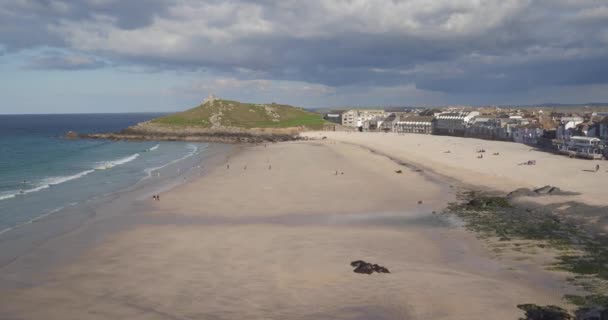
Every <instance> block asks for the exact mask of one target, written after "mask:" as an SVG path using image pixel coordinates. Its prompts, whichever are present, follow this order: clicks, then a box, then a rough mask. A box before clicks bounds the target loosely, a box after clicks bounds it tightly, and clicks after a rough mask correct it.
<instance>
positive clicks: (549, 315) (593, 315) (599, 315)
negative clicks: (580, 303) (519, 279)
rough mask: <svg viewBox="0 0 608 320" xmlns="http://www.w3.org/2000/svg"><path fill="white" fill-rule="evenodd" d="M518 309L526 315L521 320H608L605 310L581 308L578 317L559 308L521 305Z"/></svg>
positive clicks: (606, 310)
mask: <svg viewBox="0 0 608 320" xmlns="http://www.w3.org/2000/svg"><path fill="white" fill-rule="evenodd" d="M517 308H519V309H521V310H523V311H525V313H526V317H525V318H522V319H521V320H571V319H576V320H608V309H604V308H581V309H578V310H577V311H576V317H573V316H571V315H570V314H569V313H568V311H566V310H564V309H562V308H560V307H558V306H544V307H543V306H538V305H535V304H520V305H518V306H517Z"/></svg>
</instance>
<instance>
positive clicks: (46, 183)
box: [26, 170, 95, 193]
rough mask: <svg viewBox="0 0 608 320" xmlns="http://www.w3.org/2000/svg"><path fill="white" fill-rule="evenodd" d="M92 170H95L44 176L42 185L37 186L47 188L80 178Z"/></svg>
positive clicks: (91, 171)
mask: <svg viewBox="0 0 608 320" xmlns="http://www.w3.org/2000/svg"><path fill="white" fill-rule="evenodd" d="M93 172H95V170H86V171H82V172H79V173H77V174H74V175H71V176H62V177H51V178H46V179H44V180H43V185H42V186H40V187H39V188H42V187H46V188H48V187H50V186H56V185H58V184H62V183H64V182H68V181H72V180H76V179H79V178H82V177H84V176H86V175H87V174H90V173H93ZM46 188H43V189H46ZM32 190H34V189H32ZM36 191H39V190H36ZM26 193H27V192H26Z"/></svg>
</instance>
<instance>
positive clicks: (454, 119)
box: [434, 111, 479, 136]
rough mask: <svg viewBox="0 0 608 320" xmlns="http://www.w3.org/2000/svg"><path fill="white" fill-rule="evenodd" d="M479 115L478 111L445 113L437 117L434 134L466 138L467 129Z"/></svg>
mask: <svg viewBox="0 0 608 320" xmlns="http://www.w3.org/2000/svg"><path fill="white" fill-rule="evenodd" d="M478 115H479V112H478V111H457V112H443V113H441V114H439V115H438V116H437V117H435V120H436V122H435V127H434V133H435V134H441V135H450V136H464V135H465V130H466V128H467V127H468V126H469V124H470V123H471V122H472V121H473V119H475V117H477V116H478Z"/></svg>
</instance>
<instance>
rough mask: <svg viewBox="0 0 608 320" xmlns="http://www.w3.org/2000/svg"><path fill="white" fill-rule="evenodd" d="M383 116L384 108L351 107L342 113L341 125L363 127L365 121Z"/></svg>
mask: <svg viewBox="0 0 608 320" xmlns="http://www.w3.org/2000/svg"><path fill="white" fill-rule="evenodd" d="M384 116H385V114H384V110H374V109H371V110H363V109H352V110H348V111H345V112H344V113H342V125H343V126H346V127H355V128H363V124H364V122H365V121H369V120H374V119H376V118H377V117H384Z"/></svg>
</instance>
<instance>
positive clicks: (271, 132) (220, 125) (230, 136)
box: [81, 97, 325, 143]
mask: <svg viewBox="0 0 608 320" xmlns="http://www.w3.org/2000/svg"><path fill="white" fill-rule="evenodd" d="M324 123H325V120H323V119H322V117H321V115H320V114H317V113H313V112H310V111H306V110H304V109H302V108H297V107H293V106H289V105H282V104H276V103H272V104H253V103H242V102H238V101H231V100H222V99H216V98H214V97H211V98H209V99H207V100H205V102H203V103H202V104H201V105H199V106H198V107H195V108H192V109H190V110H186V111H183V112H178V113H175V114H171V115H168V116H164V117H161V118H157V119H153V120H150V121H146V122H142V123H139V124H136V125H134V126H132V127H129V128H126V129H124V130H122V131H121V132H119V133H104V134H91V135H82V136H81V137H84V138H94V139H113V140H123V139H124V140H171V141H173V140H186V141H201V142H222V143H234V142H236V143H241V142H249V143H259V142H277V141H288V140H296V139H298V133H299V132H301V131H303V130H319V129H321V128H322V127H323V124H324Z"/></svg>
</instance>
